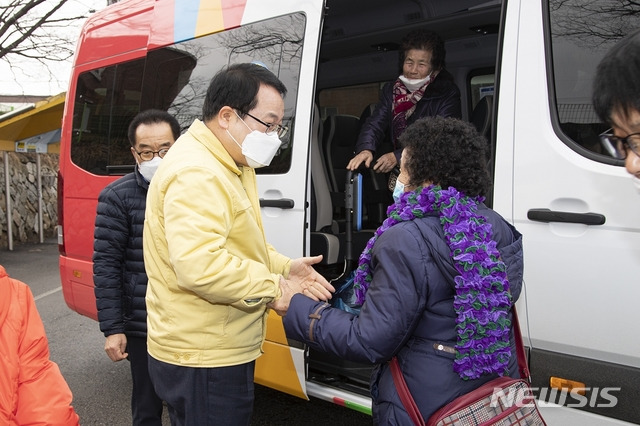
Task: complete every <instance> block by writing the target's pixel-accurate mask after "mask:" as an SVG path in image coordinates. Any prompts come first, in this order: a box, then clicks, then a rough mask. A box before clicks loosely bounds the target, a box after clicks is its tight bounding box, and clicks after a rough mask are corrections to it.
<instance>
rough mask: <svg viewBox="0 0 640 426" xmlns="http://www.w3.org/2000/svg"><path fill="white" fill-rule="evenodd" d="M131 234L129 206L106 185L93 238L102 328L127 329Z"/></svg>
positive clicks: (110, 331)
mask: <svg viewBox="0 0 640 426" xmlns="http://www.w3.org/2000/svg"><path fill="white" fill-rule="evenodd" d="M128 238H129V225H128V219H127V211H126V207H125V205H124V204H123V202H122V200H121V199H120V197H119V196H118V194H117V193H116V192H115V191H114V190H113V189H111V188H110V187H109V186H107V187H106V188H105V189H103V190H102V192H101V193H100V196H99V197H98V208H97V215H96V222H95V228H94V242H93V282H94V285H95V289H94V291H95V295H96V306H97V309H98V321H99V322H100V331H102V332H103V333H104V335H105V336H109V335H111V334H117V333H124V332H125V326H124V319H123V292H124V289H123V276H124V268H125V253H126V245H127V240H128Z"/></svg>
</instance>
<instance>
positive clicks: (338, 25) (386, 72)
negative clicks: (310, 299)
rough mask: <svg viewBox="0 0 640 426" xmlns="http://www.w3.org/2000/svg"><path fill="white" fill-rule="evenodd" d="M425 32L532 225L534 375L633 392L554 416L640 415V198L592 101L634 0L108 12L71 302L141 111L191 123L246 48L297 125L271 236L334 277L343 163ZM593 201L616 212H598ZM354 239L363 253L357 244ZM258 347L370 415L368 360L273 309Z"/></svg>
mask: <svg viewBox="0 0 640 426" xmlns="http://www.w3.org/2000/svg"><path fill="white" fill-rule="evenodd" d="M418 27H426V28H428V29H431V30H434V31H436V32H438V33H439V34H440V35H441V36H442V37H443V39H444V40H445V46H446V50H447V57H446V67H447V69H448V70H449V71H450V72H451V73H452V74H453V76H454V78H455V80H456V83H457V84H458V87H459V88H460V90H461V95H462V105H463V117H464V118H465V119H468V120H470V121H473V122H474V123H478V125H479V126H481V127H482V128H483V129H484V131H485V132H486V133H485V134H486V135H487V138H488V141H489V142H490V145H491V160H490V165H491V168H492V173H493V176H494V182H495V183H494V187H493V193H492V194H491V197H489V201H490V203H491V204H492V205H493V207H494V208H495V209H496V210H497V211H498V212H499V213H501V214H502V215H503V216H504V217H505V218H506V219H507V220H509V221H510V222H512V223H513V224H515V226H516V227H518V229H519V230H520V231H521V232H522V233H523V234H524V241H525V265H526V267H525V291H524V292H523V295H522V296H521V300H520V301H519V302H518V310H519V312H520V318H521V319H520V321H521V325H522V327H523V334H524V335H525V340H526V344H527V346H528V347H529V349H530V352H529V355H530V366H531V370H532V375H533V380H534V383H533V385H534V386H535V387H539V388H549V389H556V390H557V391H559V390H560V389H562V388H565V389H567V387H569V386H579V384H580V383H581V384H583V385H584V387H585V388H587V389H592V390H593V389H598V388H600V389H601V388H603V387H620V388H621V389H620V391H618V392H614V393H613V394H614V395H615V397H616V404H615V406H613V407H610V406H607V404H598V403H597V402H598V400H597V395H596V398H595V399H594V398H592V397H589V398H588V399H586V400H587V401H588V403H586V404H580V403H575V401H572V400H571V398H566V400H564V401H561V400H553V401H548V402H547V403H545V404H544V406H543V407H542V408H543V411H544V413H545V416H546V418H547V419H548V421H549V424H577V422H580V424H625V422H631V423H640V410H638V406H637V401H638V399H639V398H640V388H639V387H638V383H640V339H638V338H637V337H635V336H637V332H636V330H635V323H636V322H637V321H638V317H637V314H635V312H637V308H636V301H637V300H639V299H640V287H638V285H637V281H638V276H639V273H640V223H639V222H638V220H637V217H638V213H639V212H640V196H638V194H636V193H635V190H634V188H633V187H632V185H631V183H630V182H629V177H628V176H627V174H626V172H625V171H624V168H623V167H622V164H621V162H620V161H619V160H616V159H615V158H612V157H611V156H609V155H608V154H607V152H606V151H603V150H602V148H601V146H600V145H599V139H598V134H599V133H601V132H602V131H604V130H606V126H605V125H604V124H603V123H601V122H600V121H599V120H598V118H597V117H596V115H595V113H594V112H593V108H592V106H591V102H590V93H591V92H590V90H591V83H592V81H593V76H594V70H595V66H596V64H597V63H598V61H599V60H600V58H601V57H602V56H603V54H604V53H605V52H606V51H607V50H608V49H609V48H610V47H611V46H612V45H613V43H615V42H616V41H617V40H619V39H620V38H621V37H622V36H624V35H625V34H628V33H629V32H631V31H632V30H633V29H635V28H638V27H640V7H639V6H637V5H633V4H631V3H628V4H627V3H625V4H621V3H619V2H614V1H612V0H590V1H588V2H585V1H578V0H563V1H560V0H502V1H500V0H448V1H443V0H395V1H388V0H348V1H346V0H296V1H290V0H271V1H269V2H266V1H263V0H125V1H122V2H120V3H116V4H114V5H112V6H109V7H107V8H106V9H104V10H102V11H100V12H98V13H96V14H94V15H93V16H91V17H90V18H89V19H88V20H87V22H86V24H85V25H84V28H83V29H82V32H81V34H80V39H79V41H78V47H77V51H76V55H75V60H74V64H73V69H72V75H71V82H70V86H69V90H68V92H67V100H66V104H65V112H64V118H63V126H62V136H61V146H60V174H59V180H58V185H59V194H58V202H59V228H58V229H59V232H58V239H59V247H60V274H61V279H62V286H63V292H64V298H65V300H66V303H67V304H68V305H69V307H70V308H71V309H73V310H74V311H76V312H79V313H80V314H82V315H86V316H89V317H91V318H96V306H95V298H94V292H93V280H92V262H91V258H92V253H93V226H94V220H95V211H96V204H97V197H98V194H99V192H100V190H101V189H102V188H104V186H105V185H107V184H108V183H109V182H111V181H113V180H114V179H117V178H118V177H119V176H121V175H122V174H124V173H127V172H129V171H131V170H133V162H132V158H131V155H130V153H129V144H128V141H127V136H126V130H127V126H128V124H129V122H130V120H131V119H132V118H133V117H134V116H135V115H136V114H137V113H138V112H139V111H141V110H144V109H148V108H159V109H163V110H166V111H168V112H169V113H171V114H173V115H174V116H176V117H177V118H178V120H179V122H180V124H181V126H182V127H183V129H186V128H187V127H188V126H189V125H190V124H191V123H192V121H193V120H194V119H195V118H199V117H200V115H201V108H202V102H203V99H204V95H205V92H206V89H207V87H208V83H209V80H210V79H211V77H213V75H214V74H215V73H216V72H217V71H218V70H219V69H221V68H222V67H224V66H226V65H228V64H231V63H237V62H251V61H260V62H261V63H263V64H265V66H267V67H268V68H269V69H270V70H272V71H273V72H274V73H276V74H277V75H278V77H279V78H280V79H281V80H282V81H283V82H284V83H285V85H286V86H287V88H288V90H289V93H288V95H287V97H286V99H285V119H284V121H285V125H287V126H288V127H289V128H290V129H291V132H289V134H288V136H287V140H285V141H284V144H283V147H282V148H281V150H280V152H279V153H278V155H277V157H276V158H275V159H274V161H273V163H272V164H271V166H270V167H267V168H264V169H260V170H259V171H258V173H259V175H258V188H259V191H260V198H261V204H262V216H263V223H264V225H265V232H266V233H267V239H268V240H269V241H270V242H271V243H272V244H273V245H274V246H275V247H276V248H277V249H278V250H279V251H280V252H282V253H284V254H286V255H288V256H291V257H300V256H305V255H309V254H315V253H324V254H325V256H326V258H327V259H328V262H327V264H325V265H322V267H321V268H320V269H321V270H322V272H323V273H325V274H326V275H327V276H328V277H334V276H336V275H338V274H339V272H340V271H341V270H342V268H343V265H344V264H345V261H347V262H348V261H349V260H352V259H353V256H354V254H353V253H351V252H350V251H349V250H346V249H345V237H346V236H345V233H344V231H343V230H342V226H341V223H343V222H344V219H345V217H344V215H345V214H346V213H345V209H344V207H343V206H342V205H341V200H344V194H343V193H341V191H344V186H343V185H342V184H341V182H343V178H344V166H345V165H346V161H347V160H348V158H349V157H350V155H351V152H352V150H353V145H354V144H355V138H356V136H357V132H358V129H359V126H360V124H361V122H362V119H363V116H364V115H366V112H367V111H368V109H369V105H370V104H372V103H375V102H377V100H378V95H379V91H380V89H381V87H382V84H383V83H384V82H386V81H389V80H392V79H394V78H396V77H397V74H398V55H397V49H398V45H399V42H400V39H401V38H402V36H404V35H405V34H406V33H407V32H408V31H409V30H411V29H415V28H418ZM376 185H378V187H382V188H384V182H377V181H374V180H371V181H369V182H368V183H365V186H364V188H363V192H364V203H365V204H364V206H363V209H362V211H363V217H362V219H363V225H364V227H365V228H369V229H375V227H376V226H377V225H378V224H379V223H380V221H381V219H382V215H383V214H384V210H385V207H386V206H384V205H381V203H380V202H379V200H378V198H376V197H375V196H373V195H372V194H376V193H377V192H376V191H377V189H376V188H377V187H376ZM381 212H382V213H381ZM565 213H569V214H565ZM592 213H595V214H596V215H599V216H598V217H602V218H604V219H605V221H604V224H592V223H590V222H589V221H588V220H586V219H585V218H586V217H587V216H589V214H592ZM583 219H584V220H583ZM600 222H602V221H600ZM354 242H355V244H356V246H355V247H354V248H353V250H354V251H355V257H356V258H357V255H358V253H359V251H358V245H359V244H362V241H360V240H358V238H354ZM264 348H265V354H264V355H263V356H262V357H261V358H259V360H258V362H257V366H256V376H255V377H256V381H257V382H259V383H261V384H264V385H267V386H270V387H273V388H276V389H280V390H283V391H285V392H288V393H291V394H294V395H297V396H300V397H302V398H308V397H309V396H315V397H320V398H324V399H327V400H330V401H333V402H336V403H339V404H344V405H347V406H349V407H351V408H354V409H357V410H360V411H363V412H370V407H371V401H370V399H369V396H368V395H369V393H368V383H369V372H370V369H371V366H368V365H359V364H353V363H349V362H346V361H344V360H341V359H335V358H333V357H331V356H327V355H324V354H320V353H316V352H314V351H309V350H308V348H306V347H305V346H304V345H303V344H301V343H300V342H294V341H290V340H288V339H287V338H286V336H285V333H284V330H283V327H282V322H281V320H280V318H279V317H278V316H277V315H275V314H273V313H272V314H270V316H269V321H268V330H267V342H266V343H265V346H264ZM587 392H589V391H588V390H587ZM594 400H595V402H596V403H594V404H592V403H591V401H594ZM581 401H583V400H579V401H578V402H581ZM572 402H573V403H572ZM605 402H606V401H605Z"/></svg>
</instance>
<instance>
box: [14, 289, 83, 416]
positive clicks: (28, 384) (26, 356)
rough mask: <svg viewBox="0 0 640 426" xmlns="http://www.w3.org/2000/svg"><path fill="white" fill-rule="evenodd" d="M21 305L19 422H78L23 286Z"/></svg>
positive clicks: (34, 309)
mask: <svg viewBox="0 0 640 426" xmlns="http://www.w3.org/2000/svg"><path fill="white" fill-rule="evenodd" d="M20 303H21V304H23V306H24V323H23V325H24V327H23V329H22V330H21V331H22V335H21V340H20V343H19V346H18V352H19V359H20V361H19V362H20V373H19V379H18V408H17V412H16V417H15V419H16V421H17V423H18V424H48V425H60V426H72V425H74V426H75V425H78V424H79V423H78V420H79V419H78V415H77V414H76V412H75V410H74V409H73V407H72V406H71V400H72V395H71V389H69V386H68V385H67V382H66V381H65V379H64V377H63V376H62V373H61V372H60V369H59V368H58V365H57V364H56V363H55V362H53V361H51V360H50V359H49V345H48V342H47V336H46V334H45V331H44V325H43V324H42V320H41V319H40V314H38V310H37V309H36V305H35V301H34V299H33V295H32V294H31V291H30V290H29V288H28V287H27V286H26V285H25V286H24V287H22V288H21V289H20Z"/></svg>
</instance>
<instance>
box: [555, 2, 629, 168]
mask: <svg viewBox="0 0 640 426" xmlns="http://www.w3.org/2000/svg"><path fill="white" fill-rule="evenodd" d="M638 12H640V9H639V8H638V6H634V5H633V4H632V3H628V4H626V3H625V4H617V3H616V4H615V5H613V4H612V3H611V2H610V1H608V0H593V1H590V2H589V3H588V4H587V5H585V2H583V1H579V0H570V1H551V2H549V18H550V26H551V28H550V29H551V48H552V51H553V52H552V53H553V55H552V58H553V81H552V82H551V85H552V86H553V88H554V89H555V99H554V100H555V113H556V114H557V115H556V116H555V117H554V118H555V119H557V122H558V123H559V128H560V130H561V132H562V133H563V134H564V136H565V138H564V140H565V143H567V145H569V146H570V147H571V148H573V149H574V150H576V151H577V152H578V153H580V154H582V155H584V156H586V157H588V158H591V159H593V160H596V161H601V162H606V163H611V164H617V161H616V160H614V159H612V158H611V156H610V154H608V153H607V151H606V150H604V149H603V147H602V145H601V143H600V139H599V137H598V135H599V134H600V133H602V132H604V131H605V130H607V128H608V126H607V125H606V124H604V123H602V122H601V121H600V119H599V118H598V116H597V115H596V113H595V111H594V109H593V106H592V104H591V93H592V90H591V89H592V87H591V86H592V84H593V78H594V75H595V71H596V66H597V64H598V63H599V62H600V60H601V59H602V57H603V56H604V54H605V53H606V52H607V51H608V50H609V49H610V48H611V47H612V46H613V45H614V44H615V43H616V42H617V41H618V40H620V38H622V37H624V36H625V35H626V34H629V33H630V32H631V31H632V30H634V29H635V28H637V27H638V18H637V16H638ZM553 109H554V106H553V105H552V111H553ZM552 115H553V113H552ZM620 164H621V162H620Z"/></svg>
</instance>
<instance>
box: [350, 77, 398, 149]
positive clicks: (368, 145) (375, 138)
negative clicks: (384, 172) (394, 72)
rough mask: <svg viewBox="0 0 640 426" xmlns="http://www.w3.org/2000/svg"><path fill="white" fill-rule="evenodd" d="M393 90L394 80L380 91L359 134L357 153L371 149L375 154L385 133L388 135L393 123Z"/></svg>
mask: <svg viewBox="0 0 640 426" xmlns="http://www.w3.org/2000/svg"><path fill="white" fill-rule="evenodd" d="M392 92H393V82H390V83H387V84H386V85H385V86H384V87H383V88H382V90H381V91H380V99H379V100H378V103H377V104H376V106H375V108H374V109H373V112H372V113H371V115H370V116H369V117H368V118H367V120H366V121H365V122H364V124H363V125H362V127H361V129H360V133H359V134H358V141H357V142H356V148H355V154H358V153H360V152H362V151H364V150H369V151H371V152H373V153H374V154H375V152H376V150H377V149H378V147H379V146H380V144H381V143H382V141H383V140H384V138H385V135H387V132H388V131H389V126H390V125H391V108H392V102H391V97H392Z"/></svg>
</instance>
